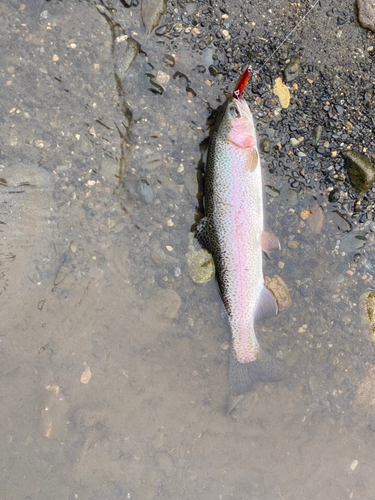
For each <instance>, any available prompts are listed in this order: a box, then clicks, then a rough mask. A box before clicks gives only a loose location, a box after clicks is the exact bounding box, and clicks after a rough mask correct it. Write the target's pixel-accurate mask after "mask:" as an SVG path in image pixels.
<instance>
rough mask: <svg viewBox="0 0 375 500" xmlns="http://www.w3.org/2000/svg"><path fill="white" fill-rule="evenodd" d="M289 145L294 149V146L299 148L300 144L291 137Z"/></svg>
mask: <svg viewBox="0 0 375 500" xmlns="http://www.w3.org/2000/svg"><path fill="white" fill-rule="evenodd" d="M290 144H291V145H292V146H293V147H295V146H299V144H300V142H299V140H298V139H295V138H294V137H292V138H291V139H290Z"/></svg>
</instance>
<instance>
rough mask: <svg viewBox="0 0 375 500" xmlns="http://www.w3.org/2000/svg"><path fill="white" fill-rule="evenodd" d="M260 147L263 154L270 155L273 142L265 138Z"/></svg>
mask: <svg viewBox="0 0 375 500" xmlns="http://www.w3.org/2000/svg"><path fill="white" fill-rule="evenodd" d="M259 147H260V150H261V151H262V152H263V153H269V152H270V150H271V141H270V140H269V139H268V138H267V137H264V138H263V139H262V140H261V141H260V144H259Z"/></svg>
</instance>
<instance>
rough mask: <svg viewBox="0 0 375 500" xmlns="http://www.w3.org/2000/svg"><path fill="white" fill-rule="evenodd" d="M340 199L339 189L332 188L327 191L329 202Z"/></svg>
mask: <svg viewBox="0 0 375 500" xmlns="http://www.w3.org/2000/svg"><path fill="white" fill-rule="evenodd" d="M339 199H340V190H339V189H334V190H333V191H331V192H330V193H329V196H328V200H329V202H330V203H336V202H337V201H339Z"/></svg>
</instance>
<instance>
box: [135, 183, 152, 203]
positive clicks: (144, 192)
mask: <svg viewBox="0 0 375 500" xmlns="http://www.w3.org/2000/svg"><path fill="white" fill-rule="evenodd" d="M138 191H139V194H140V196H141V199H142V201H143V202H144V203H151V202H152V200H153V199H154V193H153V192H152V189H151V186H150V185H149V183H148V182H147V181H146V179H141V181H140V183H139V188H138Z"/></svg>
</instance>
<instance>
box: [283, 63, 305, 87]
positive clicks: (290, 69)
mask: <svg viewBox="0 0 375 500" xmlns="http://www.w3.org/2000/svg"><path fill="white" fill-rule="evenodd" d="M300 73H301V61H300V60H299V59H298V57H291V58H290V61H289V62H288V63H287V65H286V66H285V68H284V77H285V81H286V82H291V81H292V80H295V79H296V78H297V77H298V76H299V75H300Z"/></svg>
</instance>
